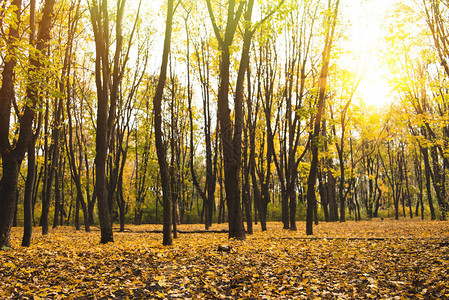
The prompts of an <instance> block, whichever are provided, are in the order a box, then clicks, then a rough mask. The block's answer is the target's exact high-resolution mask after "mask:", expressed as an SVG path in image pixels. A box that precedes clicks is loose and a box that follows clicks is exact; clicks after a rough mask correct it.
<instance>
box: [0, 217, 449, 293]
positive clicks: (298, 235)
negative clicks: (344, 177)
mask: <svg viewBox="0 0 449 300" xmlns="http://www.w3.org/2000/svg"><path fill="white" fill-rule="evenodd" d="M298 225H299V226H298V227H299V231H297V232H291V231H288V230H282V228H281V225H280V224H279V223H270V224H269V226H268V229H269V231H268V232H260V229H258V226H256V232H255V233H254V234H253V235H251V236H248V237H247V240H246V241H243V242H241V241H229V240H228V239H227V234H226V233H184V234H180V235H179V238H178V239H177V240H175V242H174V245H173V246H171V247H163V246H161V239H162V236H161V234H160V233H152V232H150V231H153V230H157V229H160V227H157V226H150V225H145V226H129V227H128V230H127V232H124V233H118V232H115V235H114V238H115V243H113V244H107V245H100V244H99V240H100V238H99V232H98V231H93V232H91V233H85V232H82V231H75V230H74V229H73V228H71V227H63V228H57V229H54V230H52V231H51V232H50V234H49V235H48V236H45V237H42V236H40V234H39V233H35V234H34V235H35V237H34V238H33V245H32V247H30V248H22V247H20V237H21V234H22V230H21V229H20V228H15V229H14V231H13V239H14V243H13V248H12V249H10V250H6V251H0V299H189V298H190V299H238V298H240V299H317V298H323V299H360V298H365V299H366V298H375V299H404V298H405V299H408V298H413V299H432V298H442V299H444V298H449V251H448V250H449V244H448V242H449V222H440V221H434V222H430V221H393V220H391V221H390V220H388V221H387V220H384V221H381V220H373V221H367V222H346V223H344V224H341V223H321V224H320V225H318V226H316V227H315V235H314V236H313V237H312V238H308V237H306V236H305V234H304V232H305V229H304V227H305V224H304V223H299V224H298ZM180 227H181V229H182V230H184V231H192V230H200V229H202V226H201V225H181V226H180ZM213 229H215V230H217V229H218V230H220V229H226V226H225V225H214V227H213ZM37 231H38V230H37V229H36V230H35V232H37Z"/></svg>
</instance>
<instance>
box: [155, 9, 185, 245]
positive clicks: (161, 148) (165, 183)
mask: <svg viewBox="0 0 449 300" xmlns="http://www.w3.org/2000/svg"><path fill="white" fill-rule="evenodd" d="M178 3H179V2H178ZM174 13H175V7H174V0H168V3H167V19H166V23H165V38H164V49H163V52H162V64H161V69H160V74H159V80H158V83H157V87H156V93H155V94H154V97H153V111H154V133H155V134H154V136H155V139H156V151H157V159H158V162H159V170H160V175H161V184H162V199H163V200H162V203H163V205H164V223H163V224H164V228H163V233H164V237H163V241H162V244H163V245H166V246H169V245H172V244H173V239H172V233H171V222H172V221H171V220H172V219H171V201H170V195H169V194H170V192H169V191H170V187H169V174H168V167H167V161H166V146H165V143H164V141H163V140H162V137H163V134H162V110H161V107H162V105H161V104H162V97H163V93H164V86H165V81H166V79H167V66H168V56H169V53H170V45H171V34H172V24H173V15H174Z"/></svg>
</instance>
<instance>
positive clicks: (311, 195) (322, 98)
mask: <svg viewBox="0 0 449 300" xmlns="http://www.w3.org/2000/svg"><path fill="white" fill-rule="evenodd" d="M339 4H340V0H336V2H335V3H332V2H331V1H330V0H329V3H328V14H327V16H326V22H325V26H326V31H325V34H326V37H325V41H324V48H323V53H322V67H321V72H320V78H319V81H318V88H319V95H318V105H317V113H316V116H315V119H314V122H313V124H314V125H313V133H312V141H311V152H312V161H311V164H310V171H309V177H308V179H307V222H306V234H307V235H312V234H313V219H314V209H315V207H316V205H317V204H316V195H315V184H316V178H317V170H318V147H319V142H320V141H319V137H320V131H321V119H322V117H323V115H324V110H325V107H326V105H325V104H326V85H327V77H328V74H329V62H330V54H331V50H332V43H333V41H334V35H335V27H336V25H337V17H338V6H339Z"/></svg>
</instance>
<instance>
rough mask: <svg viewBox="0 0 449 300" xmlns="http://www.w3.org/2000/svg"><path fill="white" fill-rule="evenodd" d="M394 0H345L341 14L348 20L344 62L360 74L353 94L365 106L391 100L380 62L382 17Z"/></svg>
mask: <svg viewBox="0 0 449 300" xmlns="http://www.w3.org/2000/svg"><path fill="white" fill-rule="evenodd" d="M396 2H397V0H394V1H390V0H388V1H385V0H382V1H379V0H367V1H361V0H349V1H346V2H345V5H344V6H343V14H344V15H345V16H346V17H347V18H348V19H349V28H348V31H349V32H348V35H349V40H348V41H347V42H346V44H345V47H348V49H349V53H348V57H347V58H345V59H344V63H345V64H346V66H348V67H349V68H350V69H352V70H353V71H354V72H356V73H357V74H358V75H359V76H363V78H362V79H361V82H360V84H359V86H358V90H357V92H356V96H357V97H360V98H362V100H363V102H364V103H366V104H367V105H373V106H377V107H382V106H385V105H387V104H389V103H391V102H392V100H393V97H392V96H391V92H390V90H391V89H390V86H389V84H388V67H387V66H384V65H383V59H382V56H383V55H385V54H384V52H383V49H384V45H383V41H382V39H383V31H382V23H383V18H384V16H385V14H386V13H387V11H388V10H389V9H390V8H391V7H393V5H394V4H395V3H396Z"/></svg>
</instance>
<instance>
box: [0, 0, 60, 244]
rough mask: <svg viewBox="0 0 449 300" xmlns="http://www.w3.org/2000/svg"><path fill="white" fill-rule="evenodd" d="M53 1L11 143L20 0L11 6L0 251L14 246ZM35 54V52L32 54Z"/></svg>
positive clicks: (3, 102) (2, 112)
mask: <svg viewBox="0 0 449 300" xmlns="http://www.w3.org/2000/svg"><path fill="white" fill-rule="evenodd" d="M54 4H55V1H54V0H47V1H45V2H44V4H43V10H42V19H41V20H40V22H39V27H38V28H39V29H38V34H37V40H36V46H35V51H36V52H35V55H32V56H30V67H29V70H28V71H29V76H30V79H29V80H28V82H27V88H26V101H25V103H24V105H23V111H22V112H18V111H16V113H20V115H21V116H20V119H19V132H18V138H17V140H14V141H13V142H12V143H11V141H10V139H9V137H10V130H11V128H10V126H11V124H10V117H11V108H12V107H13V106H14V107H15V108H16V107H17V104H16V102H15V98H14V74H15V71H14V68H15V66H16V64H17V50H18V49H17V46H18V41H19V22H20V20H21V16H20V11H21V8H22V2H21V0H14V1H12V2H11V5H12V7H11V8H12V9H11V13H12V14H15V15H16V18H13V20H14V19H15V20H16V21H13V22H12V23H11V24H10V25H9V34H8V36H7V37H6V38H7V39H8V47H7V51H8V56H7V59H6V60H5V62H4V66H3V71H2V86H1V88H0V152H1V156H2V167H3V173H2V178H1V180H0V195H1V197H0V248H1V247H9V246H10V245H11V241H10V238H11V225H12V219H13V215H14V207H15V205H16V201H17V192H16V190H17V179H18V176H19V169H20V165H21V163H22V160H23V158H24V155H25V153H26V151H27V149H28V146H29V143H30V140H31V138H32V134H33V131H32V125H33V121H34V118H35V110H36V108H37V106H38V102H39V97H40V93H41V92H42V91H41V90H40V87H39V83H40V81H39V80H37V79H40V80H43V79H42V78H41V72H42V70H43V68H45V63H44V62H45V49H46V46H47V43H48V41H49V39H50V34H49V33H50V28H51V24H52V16H53V6H54ZM32 51H33V50H32Z"/></svg>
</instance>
